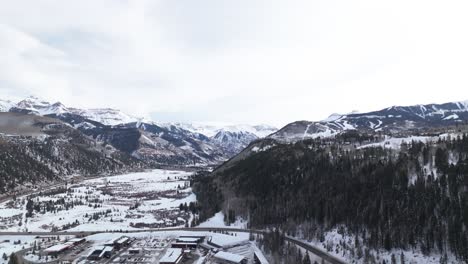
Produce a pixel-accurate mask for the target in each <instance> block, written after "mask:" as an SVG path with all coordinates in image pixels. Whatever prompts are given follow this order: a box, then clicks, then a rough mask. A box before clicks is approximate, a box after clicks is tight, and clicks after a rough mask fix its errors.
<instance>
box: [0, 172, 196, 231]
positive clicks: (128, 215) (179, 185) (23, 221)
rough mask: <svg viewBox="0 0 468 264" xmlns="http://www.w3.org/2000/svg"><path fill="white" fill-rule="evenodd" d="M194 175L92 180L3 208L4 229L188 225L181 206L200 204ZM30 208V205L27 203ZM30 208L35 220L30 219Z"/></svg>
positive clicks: (187, 215) (150, 174) (1, 223)
mask: <svg viewBox="0 0 468 264" xmlns="http://www.w3.org/2000/svg"><path fill="white" fill-rule="evenodd" d="M190 175H191V173H190V172H184V171H168V170H153V171H149V172H142V173H131V174H126V175H120V176H110V177H104V178H99V179H91V180H86V181H84V182H81V183H79V184H75V185H71V186H68V190H65V189H63V190H62V191H60V192H50V193H45V194H42V195H38V196H35V197H33V198H31V200H30V201H28V200H27V198H26V197H20V198H18V199H16V201H13V202H12V201H10V202H5V203H2V204H0V228H1V229H2V231H52V230H70V231H93V230H103V229H104V230H120V229H123V230H134V229H138V228H139V227H172V226H184V225H185V223H186V221H189V220H190V218H191V214H190V212H185V211H180V210H179V205H180V204H181V203H187V204H189V203H190V202H195V201H196V197H195V195H194V194H193V193H192V191H191V188H190V187H189V181H188V177H189V176H190ZM28 204H29V205H28ZM28 206H29V207H30V208H32V209H30V211H32V216H29V217H26V215H27V212H28V209H27V208H28Z"/></svg>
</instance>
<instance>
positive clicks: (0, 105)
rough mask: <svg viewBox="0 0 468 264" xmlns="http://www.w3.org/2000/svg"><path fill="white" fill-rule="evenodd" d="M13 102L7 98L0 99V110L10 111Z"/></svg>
mask: <svg viewBox="0 0 468 264" xmlns="http://www.w3.org/2000/svg"><path fill="white" fill-rule="evenodd" d="M13 105H14V103H13V102H11V101H8V100H2V99H0V112H8V111H10V109H11V107H13Z"/></svg>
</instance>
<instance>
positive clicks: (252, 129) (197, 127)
mask: <svg viewBox="0 0 468 264" xmlns="http://www.w3.org/2000/svg"><path fill="white" fill-rule="evenodd" d="M156 124H157V125H159V126H162V127H169V126H176V127H181V128H183V129H185V130H188V131H191V132H193V133H200V134H203V135H205V136H207V137H214V136H215V135H216V134H218V133H219V132H221V131H224V132H232V133H240V132H243V133H245V132H248V133H251V134H254V135H255V136H257V137H258V138H263V137H266V136H268V135H270V134H272V133H274V132H276V131H277V130H278V129H277V128H275V127H273V126H270V125H242V124H241V125H226V124H200V123H156Z"/></svg>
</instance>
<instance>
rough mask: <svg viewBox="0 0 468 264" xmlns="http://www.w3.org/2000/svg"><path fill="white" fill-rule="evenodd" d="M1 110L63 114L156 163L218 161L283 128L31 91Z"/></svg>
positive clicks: (94, 135)
mask: <svg viewBox="0 0 468 264" xmlns="http://www.w3.org/2000/svg"><path fill="white" fill-rule="evenodd" d="M0 111H2V112H12V113H21V114H28V115H37V116H45V117H50V118H55V119H59V120H61V121H62V122H64V123H66V124H69V125H70V126H72V127H73V128H74V129H77V130H79V131H80V132H81V133H83V134H84V135H86V136H88V137H89V138H91V139H93V140H95V141H96V142H98V143H100V144H109V145H111V146H112V147H114V148H116V149H117V150H119V151H122V152H124V153H127V154H129V155H131V156H133V157H134V158H136V159H138V160H143V161H145V162H148V163H151V164H154V165H177V166H180V165H182V166H204V165H215V164H219V163H220V162H222V161H224V160H226V159H229V158H230V157H232V156H233V155H235V154H237V153H238V152H240V151H241V150H242V149H244V148H245V147H246V146H247V145H248V144H250V143H251V142H252V141H254V140H257V139H259V138H261V137H264V136H267V135H269V134H272V133H273V132H275V131H276V130H277V129H276V128H274V127H271V126H267V125H258V126H249V125H239V126H233V125H228V126H219V125H218V126H216V125H201V124H187V123H157V122H153V121H149V120H146V119H143V118H138V117H135V116H132V115H129V114H126V113H124V112H122V111H120V110H117V109H111V108H94V109H79V108H73V107H68V106H65V105H64V104H62V103H60V102H55V103H51V102H48V101H46V100H42V99H40V98H38V97H34V96H31V97H28V98H26V99H24V100H21V101H19V102H17V103H14V102H11V101H6V100H0Z"/></svg>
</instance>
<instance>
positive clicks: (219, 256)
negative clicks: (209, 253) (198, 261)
mask: <svg viewBox="0 0 468 264" xmlns="http://www.w3.org/2000/svg"><path fill="white" fill-rule="evenodd" d="M213 257H214V258H215V259H216V260H217V262H218V263H222V264H247V259H246V258H245V257H244V256H241V255H237V254H232V253H228V252H224V251H219V252H218V253H216V254H215V255H214V256H213Z"/></svg>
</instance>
